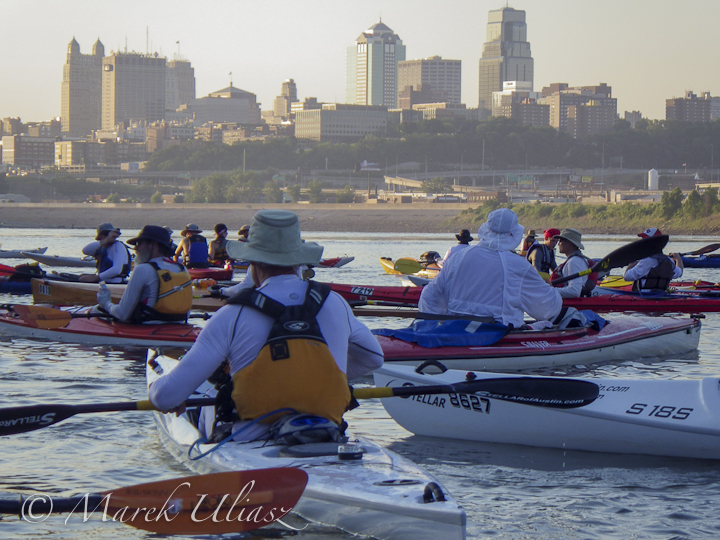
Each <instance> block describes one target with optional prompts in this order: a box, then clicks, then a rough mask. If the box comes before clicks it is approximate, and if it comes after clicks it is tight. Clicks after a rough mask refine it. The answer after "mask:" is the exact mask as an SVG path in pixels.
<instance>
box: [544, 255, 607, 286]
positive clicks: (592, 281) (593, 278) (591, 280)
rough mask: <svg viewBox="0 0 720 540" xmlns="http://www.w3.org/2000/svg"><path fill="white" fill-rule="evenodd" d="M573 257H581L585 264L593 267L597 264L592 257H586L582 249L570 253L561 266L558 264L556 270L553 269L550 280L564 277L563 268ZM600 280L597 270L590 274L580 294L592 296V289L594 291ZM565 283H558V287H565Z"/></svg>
mask: <svg viewBox="0 0 720 540" xmlns="http://www.w3.org/2000/svg"><path fill="white" fill-rule="evenodd" d="M571 257H580V258H581V259H583V260H584V261H585V264H587V267H588V268H592V267H593V265H594V264H595V263H594V262H593V260H592V259H590V258H589V257H586V256H585V255H583V254H582V252H581V251H580V250H577V251H574V252H573V253H571V254H570V255H568V258H567V260H566V261H565V262H564V263H562V264H561V265H560V266H558V267H557V268H556V269H555V270H553V273H552V274H551V275H550V281H552V280H554V279H558V278H560V277H562V270H563V267H564V266H565V265H566V264H567V263H568V261H569V260H570V258H571ZM597 280H598V273H597V272H591V273H590V274H588V276H587V279H586V280H585V284H584V285H583V287H582V289H581V290H580V296H590V291H592V290H593V289H594V288H595V285H596V284H597ZM563 286H564V284H560V285H558V287H563Z"/></svg>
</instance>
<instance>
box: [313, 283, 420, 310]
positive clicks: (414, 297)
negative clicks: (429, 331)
mask: <svg viewBox="0 0 720 540" xmlns="http://www.w3.org/2000/svg"><path fill="white" fill-rule="evenodd" d="M326 285H329V286H330V288H331V289H332V290H333V291H335V292H336V293H338V294H339V295H340V296H342V297H343V298H344V299H345V300H348V301H357V302H364V301H367V300H381V301H386V302H401V303H406V304H410V305H415V306H416V305H417V303H418V301H419V300H420V293H421V292H422V288H420V287H391V286H380V287H377V286H374V285H349V284H345V283H327V284H326Z"/></svg>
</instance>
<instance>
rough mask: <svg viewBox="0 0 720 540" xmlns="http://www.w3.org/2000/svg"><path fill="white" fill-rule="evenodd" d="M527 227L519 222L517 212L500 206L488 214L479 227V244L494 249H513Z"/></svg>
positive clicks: (520, 240)
mask: <svg viewBox="0 0 720 540" xmlns="http://www.w3.org/2000/svg"><path fill="white" fill-rule="evenodd" d="M524 230H525V228H524V227H523V226H522V225H520V224H519V223H518V217H517V214H516V213H515V212H513V211H512V210H510V209H509V208H498V209H497V210H493V211H492V212H490V213H489V214H488V217H487V221H486V222H485V223H483V224H482V225H480V228H479V229H478V245H479V246H482V247H485V248H487V249H492V250H494V251H512V250H513V249H515V248H516V247H518V245H519V244H520V242H522V239H523V231H524Z"/></svg>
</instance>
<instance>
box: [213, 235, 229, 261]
mask: <svg viewBox="0 0 720 540" xmlns="http://www.w3.org/2000/svg"><path fill="white" fill-rule="evenodd" d="M219 240H220V241H219V242H218V240H213V241H212V242H210V245H211V246H217V247H215V253H214V255H215V257H214V258H213V259H212V260H211V261H210V262H211V263H215V264H218V263H224V262H225V261H226V260H228V259H229V258H230V257H229V256H228V253H227V250H226V249H225V246H227V243H228V240H227V238H220V239H219ZM218 244H219V245H218Z"/></svg>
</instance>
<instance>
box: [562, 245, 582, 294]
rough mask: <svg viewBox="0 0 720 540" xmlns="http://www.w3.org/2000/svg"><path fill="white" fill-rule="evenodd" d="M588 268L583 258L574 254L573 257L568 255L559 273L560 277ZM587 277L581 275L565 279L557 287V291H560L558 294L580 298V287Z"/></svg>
mask: <svg viewBox="0 0 720 540" xmlns="http://www.w3.org/2000/svg"><path fill="white" fill-rule="evenodd" d="M588 268H589V267H588V265H587V262H586V261H585V259H583V258H582V257H578V256H577V255H576V256H575V257H568V259H567V261H566V262H565V263H564V266H563V268H562V272H560V274H561V275H562V277H565V276H571V275H573V274H577V273H580V272H582V271H583V270H587V269H588ZM587 279H588V277H587V276H582V277H579V278H575V279H571V280H570V281H566V282H565V283H563V284H562V287H560V288H559V289H558V291H560V296H561V297H563V298H580V294H581V292H582V288H583V286H584V285H585V282H586V281H587Z"/></svg>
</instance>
